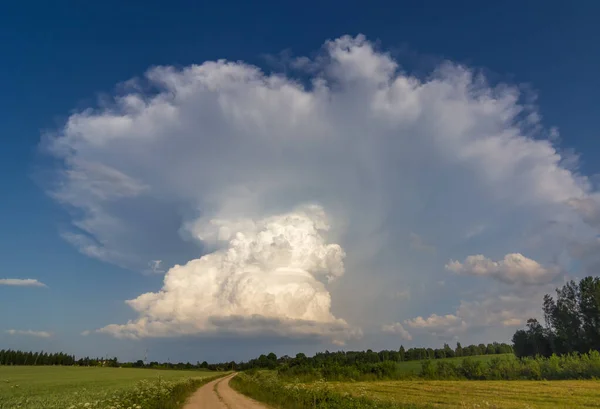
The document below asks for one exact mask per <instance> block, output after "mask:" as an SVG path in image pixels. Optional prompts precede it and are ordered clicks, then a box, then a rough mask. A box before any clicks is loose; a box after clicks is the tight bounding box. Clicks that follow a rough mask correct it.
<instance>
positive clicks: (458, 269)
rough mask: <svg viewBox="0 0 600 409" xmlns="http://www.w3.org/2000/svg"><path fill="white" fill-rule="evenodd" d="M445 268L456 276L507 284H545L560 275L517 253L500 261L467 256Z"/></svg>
mask: <svg viewBox="0 0 600 409" xmlns="http://www.w3.org/2000/svg"><path fill="white" fill-rule="evenodd" d="M446 268H447V269H448V270H450V271H453V272H455V273H457V274H465V275H472V276H479V277H491V278H493V279H496V280H498V281H501V282H504V283H508V284H545V283H548V282H550V281H552V280H553V279H554V278H556V276H557V275H558V274H559V273H560V270H559V269H558V268H557V267H548V268H545V267H543V266H542V265H540V264H539V263H538V262H537V261H535V260H532V259H530V258H527V257H525V256H523V255H522V254H519V253H513V254H507V255H506V256H504V259H503V260H500V261H492V260H490V259H489V258H486V257H484V256H482V255H476V256H469V257H467V258H466V259H465V261H464V262H463V263H461V262H459V261H454V260H451V261H450V262H449V263H448V264H446Z"/></svg>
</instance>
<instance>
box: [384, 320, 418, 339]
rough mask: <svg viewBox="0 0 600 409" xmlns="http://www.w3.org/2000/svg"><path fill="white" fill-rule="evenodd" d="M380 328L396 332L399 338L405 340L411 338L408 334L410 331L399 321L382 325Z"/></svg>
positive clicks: (392, 332) (388, 331)
mask: <svg viewBox="0 0 600 409" xmlns="http://www.w3.org/2000/svg"><path fill="white" fill-rule="evenodd" d="M381 330H382V331H383V332H387V333H390V334H398V335H400V338H402V339H405V340H407V341H411V340H412V335H410V333H409V332H408V331H407V330H405V329H404V327H403V326H402V324H400V323H399V322H395V323H393V324H386V325H382V326H381Z"/></svg>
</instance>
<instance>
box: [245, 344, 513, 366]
mask: <svg viewBox="0 0 600 409" xmlns="http://www.w3.org/2000/svg"><path fill="white" fill-rule="evenodd" d="M512 352H513V349H512V346H510V345H508V344H505V343H498V342H494V343H491V344H487V345H485V344H479V345H469V346H466V347H463V346H462V345H461V344H460V342H457V344H456V348H454V349H453V348H451V347H450V346H449V345H448V344H444V347H443V348H438V349H433V348H409V349H405V348H404V346H403V345H401V346H400V348H399V349H398V350H397V351H396V350H382V351H379V352H374V351H372V350H370V349H368V350H367V351H339V352H329V351H325V352H318V353H316V354H315V355H314V356H312V357H307V356H306V355H305V354H303V353H299V354H296V357H294V358H292V357H289V356H288V355H284V356H282V357H280V358H278V357H277V355H275V354H274V353H272V352H271V353H270V354H268V355H264V354H263V355H261V356H259V357H258V358H255V359H251V360H249V361H248V362H242V363H240V364H239V365H238V369H240V370H246V369H277V368H278V367H283V366H292V367H293V366H300V365H302V366H309V367H315V368H317V367H323V366H327V365H330V364H337V365H341V366H348V365H355V364H375V363H380V362H388V361H391V362H405V361H420V360H423V359H443V358H454V357H465V356H476V355H496V354H511V353H512Z"/></svg>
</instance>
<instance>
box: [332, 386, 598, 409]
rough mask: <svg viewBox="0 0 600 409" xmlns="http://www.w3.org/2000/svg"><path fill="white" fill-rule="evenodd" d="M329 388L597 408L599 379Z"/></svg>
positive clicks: (420, 402) (396, 396) (475, 404)
mask: <svg viewBox="0 0 600 409" xmlns="http://www.w3.org/2000/svg"><path fill="white" fill-rule="evenodd" d="M330 387H332V388H333V389H334V390H336V391H338V392H342V393H349V394H351V395H353V396H366V397H369V398H376V399H381V400H385V401H391V402H396V403H398V404H399V405H400V406H401V405H407V406H408V405H412V406H411V407H423V408H427V407H433V408H441V409H459V408H460V409H475V408H487V409H496V408H497V409H500V408H503V409H504V408H506V409H517V408H519V409H527V408H530V409H574V408H600V381H385V382H353V383H345V382H331V383H330Z"/></svg>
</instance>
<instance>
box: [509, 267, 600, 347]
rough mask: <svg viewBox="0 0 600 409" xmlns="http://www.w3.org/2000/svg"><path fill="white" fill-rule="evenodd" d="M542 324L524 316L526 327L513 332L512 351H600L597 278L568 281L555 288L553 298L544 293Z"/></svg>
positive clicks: (599, 307)
mask: <svg viewBox="0 0 600 409" xmlns="http://www.w3.org/2000/svg"><path fill="white" fill-rule="evenodd" d="M542 309H543V311H544V318H545V321H546V326H545V327H544V326H542V325H541V324H540V323H539V322H538V321H537V320H535V319H529V320H527V327H526V329H521V330H518V331H517V332H515V334H514V336H513V339H512V341H513V345H514V351H515V355H517V356H518V357H524V356H538V355H540V356H546V357H548V356H550V355H552V354H557V355H564V354H572V353H586V352H589V351H591V350H595V351H600V278H599V277H586V278H584V279H582V280H581V281H580V282H579V283H575V282H574V281H570V282H568V283H567V284H565V285H564V286H563V287H562V288H561V289H557V290H556V300H555V299H554V298H553V297H551V296H550V295H548V294H546V296H544V301H543V306H542Z"/></svg>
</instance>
